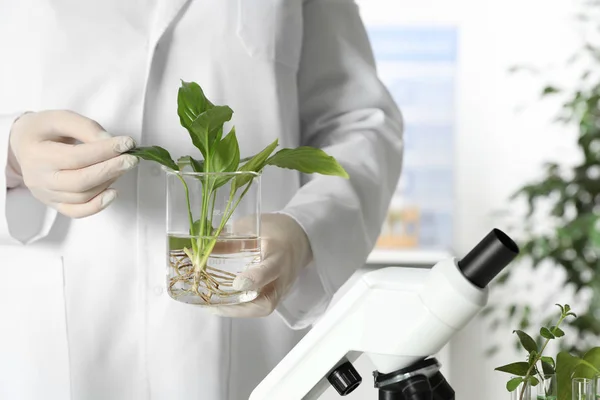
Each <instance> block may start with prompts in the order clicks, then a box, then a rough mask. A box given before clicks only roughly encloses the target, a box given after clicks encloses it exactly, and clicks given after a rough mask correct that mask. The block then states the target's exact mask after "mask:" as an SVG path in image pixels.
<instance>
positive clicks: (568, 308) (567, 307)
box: [565, 304, 571, 312]
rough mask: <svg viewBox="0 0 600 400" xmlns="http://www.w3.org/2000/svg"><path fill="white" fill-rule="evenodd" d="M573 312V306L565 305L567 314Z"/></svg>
mask: <svg viewBox="0 0 600 400" xmlns="http://www.w3.org/2000/svg"><path fill="white" fill-rule="evenodd" d="M569 311H571V306H570V305H568V304H565V312H569Z"/></svg>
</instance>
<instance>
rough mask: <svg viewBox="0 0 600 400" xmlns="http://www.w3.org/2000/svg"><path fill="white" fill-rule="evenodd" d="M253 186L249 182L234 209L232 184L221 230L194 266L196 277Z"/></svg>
mask: <svg viewBox="0 0 600 400" xmlns="http://www.w3.org/2000/svg"><path fill="white" fill-rule="evenodd" d="M251 185H252V180H250V182H248V185H247V186H246V188H245V189H244V191H243V192H242V194H241V195H240V196H239V197H238V199H237V201H236V203H235V205H234V206H233V207H231V203H232V202H233V199H234V196H235V192H236V190H235V187H234V186H233V183H232V185H231V192H230V193H229V200H228V201H227V207H225V212H224V213H223V218H222V219H221V223H220V224H219V228H217V230H216V231H215V233H214V235H212V237H211V239H210V240H209V241H208V243H207V246H206V247H205V248H204V251H203V255H202V258H201V259H200V260H199V262H198V263H197V264H196V265H194V269H195V271H196V275H199V274H200V273H201V272H202V271H203V270H204V268H205V267H206V262H207V261H208V258H209V257H210V254H211V252H212V250H213V249H214V247H215V245H216V244H217V239H218V237H219V235H220V234H221V231H222V230H223V228H224V227H225V225H226V224H227V221H229V218H231V216H232V215H233V212H234V211H235V209H236V208H237V206H238V205H239V204H240V201H241V200H242V198H243V197H244V196H245V195H246V193H248V190H249V189H250V186H251ZM230 207H231V209H230Z"/></svg>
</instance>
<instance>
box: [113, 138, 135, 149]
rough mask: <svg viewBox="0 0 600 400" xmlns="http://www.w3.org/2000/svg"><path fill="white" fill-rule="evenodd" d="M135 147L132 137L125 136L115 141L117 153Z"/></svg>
mask: <svg viewBox="0 0 600 400" xmlns="http://www.w3.org/2000/svg"><path fill="white" fill-rule="evenodd" d="M134 147H135V142H134V140H133V139H132V138H130V137H126V138H123V139H121V140H119V142H117V145H116V150H117V152H119V153H125V152H126V151H129V150H131V149H133V148H134Z"/></svg>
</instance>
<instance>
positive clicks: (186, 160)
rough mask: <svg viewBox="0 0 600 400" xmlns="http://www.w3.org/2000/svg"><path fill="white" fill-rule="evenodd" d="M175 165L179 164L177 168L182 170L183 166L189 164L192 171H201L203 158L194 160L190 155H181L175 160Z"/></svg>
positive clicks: (202, 169)
mask: <svg viewBox="0 0 600 400" xmlns="http://www.w3.org/2000/svg"><path fill="white" fill-rule="evenodd" d="M177 165H179V170H180V171H182V170H183V166H185V165H189V166H190V167H191V168H192V170H193V171H194V172H202V171H204V160H196V159H195V158H192V157H191V156H183V157H179V160H177Z"/></svg>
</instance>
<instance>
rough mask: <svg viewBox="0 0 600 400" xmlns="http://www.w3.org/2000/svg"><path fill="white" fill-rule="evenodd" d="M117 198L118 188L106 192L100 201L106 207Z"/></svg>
mask: <svg viewBox="0 0 600 400" xmlns="http://www.w3.org/2000/svg"><path fill="white" fill-rule="evenodd" d="M116 198H117V191H116V190H111V191H109V192H106V193H105V194H104V195H103V196H102V201H101V202H100V205H101V207H102V208H106V206H108V205H109V204H110V203H112V202H113V201H114V200H115V199H116Z"/></svg>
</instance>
